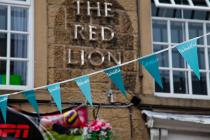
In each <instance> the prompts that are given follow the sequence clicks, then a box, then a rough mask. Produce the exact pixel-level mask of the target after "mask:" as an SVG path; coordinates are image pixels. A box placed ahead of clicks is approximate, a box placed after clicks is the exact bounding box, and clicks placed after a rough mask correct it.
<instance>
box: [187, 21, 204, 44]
mask: <svg viewBox="0 0 210 140" xmlns="http://www.w3.org/2000/svg"><path fill="white" fill-rule="evenodd" d="M203 34H204V33H203V25H202V23H189V37H190V39H192V38H195V37H198V36H201V35H203ZM198 44H202V45H203V44H204V41H203V37H202V38H200V39H198Z"/></svg>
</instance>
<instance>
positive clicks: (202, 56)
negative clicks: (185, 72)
mask: <svg viewBox="0 0 210 140" xmlns="http://www.w3.org/2000/svg"><path fill="white" fill-rule="evenodd" d="M198 61H199V68H200V69H205V68H206V63H205V51H204V48H198Z"/></svg>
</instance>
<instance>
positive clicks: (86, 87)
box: [75, 76, 93, 105]
mask: <svg viewBox="0 0 210 140" xmlns="http://www.w3.org/2000/svg"><path fill="white" fill-rule="evenodd" d="M75 81H76V83H77V85H78V87H79V88H80V90H81V91H82V93H83V95H84V96H85V98H86V99H87V101H88V102H89V103H90V104H91V105H93V100H92V94H91V88H90V78H89V76H84V77H81V78H78V79H76V80H75Z"/></svg>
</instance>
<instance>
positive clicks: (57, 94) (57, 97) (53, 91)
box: [47, 84, 62, 113]
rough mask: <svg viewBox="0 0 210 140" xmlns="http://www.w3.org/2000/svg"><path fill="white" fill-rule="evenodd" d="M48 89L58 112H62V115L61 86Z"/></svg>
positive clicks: (52, 86)
mask: <svg viewBox="0 0 210 140" xmlns="http://www.w3.org/2000/svg"><path fill="white" fill-rule="evenodd" d="M47 89H48V91H49V93H50V95H51V96H52V98H53V100H54V101H55V104H56V106H57V108H58V110H59V111H60V113H62V105H61V90H60V84H54V85H50V86H48V87H47Z"/></svg>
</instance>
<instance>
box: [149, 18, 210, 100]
mask: <svg viewBox="0 0 210 140" xmlns="http://www.w3.org/2000/svg"><path fill="white" fill-rule="evenodd" d="M151 17H152V16H151ZM151 19H152V21H151V29H152V30H151V31H152V33H151V35H152V44H153V45H167V46H168V47H172V46H174V45H175V44H174V43H172V41H171V32H170V31H171V26H170V23H171V22H172V21H178V22H184V23H185V35H186V40H189V31H188V23H201V24H202V26H203V32H204V34H206V33H207V31H206V25H207V24H208V25H210V21H206V20H197V19H196V20H194V19H193V20H191V19H178V18H168V17H152V18H151ZM153 20H158V21H166V22H167V36H168V42H154V41H153ZM153 45H152V46H153ZM201 46H204V47H202V48H204V50H205V65H206V68H205V69H204V70H200V72H205V73H206V81H207V95H195V94H193V91H192V76H191V74H192V73H193V72H192V70H191V69H190V67H189V66H187V68H174V67H173V65H172V51H170V50H171V48H170V49H169V52H168V57H169V67H159V69H160V70H167V71H168V72H169V81H170V92H169V93H161V92H155V96H157V97H166V98H182V99H201V100H210V86H209V85H210V67H209V63H210V62H209V58H208V49H210V45H208V41H207V37H204V44H203V45H201ZM198 47H199V46H198ZM153 50H154V47H153ZM174 71H186V72H188V79H187V80H186V81H187V82H188V87H189V94H187V93H185V94H183V93H182V94H181V93H180V94H178V93H174V85H173V84H174V83H173V82H174V81H173V72H174ZM186 90H187V87H186Z"/></svg>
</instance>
